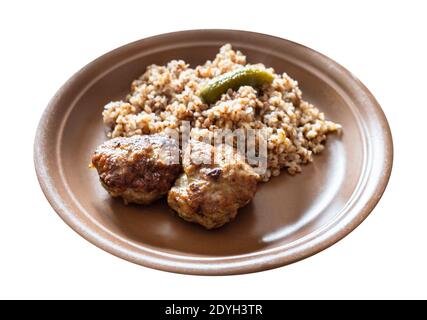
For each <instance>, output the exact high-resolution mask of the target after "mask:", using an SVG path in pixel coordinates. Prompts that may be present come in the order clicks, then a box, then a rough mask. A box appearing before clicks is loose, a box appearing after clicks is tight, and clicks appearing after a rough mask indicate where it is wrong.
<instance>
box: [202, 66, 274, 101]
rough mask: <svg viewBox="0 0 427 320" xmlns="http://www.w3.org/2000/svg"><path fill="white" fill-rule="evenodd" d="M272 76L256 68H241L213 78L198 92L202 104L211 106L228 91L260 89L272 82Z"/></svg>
mask: <svg viewBox="0 0 427 320" xmlns="http://www.w3.org/2000/svg"><path fill="white" fill-rule="evenodd" d="M273 79H274V77H273V75H272V74H271V73H269V72H267V71H265V70H260V69H256V68H250V67H249V68H242V69H237V70H234V71H230V72H227V73H224V74H223V75H220V76H218V77H216V78H213V79H212V80H210V81H209V82H208V84H207V85H206V86H204V87H203V88H202V90H201V91H200V97H201V98H202V100H203V102H205V103H208V104H212V103H215V102H217V101H218V100H219V99H220V98H221V95H223V94H224V93H226V92H227V90H228V89H230V88H231V89H233V90H237V89H239V88H240V87H241V86H251V87H254V88H260V87H261V86H262V85H264V84H269V83H272V82H273Z"/></svg>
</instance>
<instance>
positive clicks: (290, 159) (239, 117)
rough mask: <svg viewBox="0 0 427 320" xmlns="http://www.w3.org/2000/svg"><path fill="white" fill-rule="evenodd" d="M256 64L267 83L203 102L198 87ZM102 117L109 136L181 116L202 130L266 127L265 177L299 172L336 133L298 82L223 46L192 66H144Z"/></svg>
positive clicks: (149, 129)
mask: <svg viewBox="0 0 427 320" xmlns="http://www.w3.org/2000/svg"><path fill="white" fill-rule="evenodd" d="M254 69H256V70H257V71H256V72H262V74H263V75H264V76H266V74H269V75H271V76H272V77H273V79H272V82H271V83H267V81H266V83H265V84H264V85H262V86H259V84H258V83H257V86H256V87H253V86H251V85H243V86H239V87H238V88H237V86H235V87H234V88H228V90H227V91H226V92H225V93H223V94H222V95H221V97H220V98H219V99H218V100H216V99H213V100H215V102H213V103H206V102H204V100H203V99H202V97H201V95H202V93H203V92H204V91H203V90H206V89H204V88H206V86H208V87H209V83H211V82H213V83H216V80H215V79H217V78H216V77H220V78H219V79H221V76H222V75H224V74H227V73H229V72H236V74H239V72H242V74H244V73H245V72H248V71H244V70H254ZM264 76H263V77H264ZM213 79H214V80H213ZM240 84H247V83H244V82H242V83H240ZM221 89H222V88H221ZM218 92H219V91H218ZM213 100H212V101H213ZM102 115H103V120H104V123H105V125H106V127H107V131H108V136H109V137H112V138H114V137H119V136H133V135H135V134H154V133H162V132H165V131H167V130H169V129H177V130H179V128H180V127H181V124H182V122H183V121H188V122H190V124H191V127H192V129H193V130H198V131H200V133H201V134H205V135H209V134H211V133H212V132H213V131H214V130H216V129H230V130H235V129H256V130H265V131H266V133H267V138H266V139H267V146H268V149H267V170H266V171H265V172H264V173H262V174H261V179H262V180H263V181H268V180H269V179H270V178H271V176H277V175H279V173H280V170H281V169H282V168H283V169H286V170H287V171H288V172H289V173H290V174H295V173H298V172H300V171H301V170H302V167H301V165H303V164H306V163H309V162H312V161H313V155H314V154H317V153H320V152H321V151H322V150H323V149H324V143H325V141H326V139H327V136H328V135H329V134H331V133H334V132H339V131H340V130H341V126H340V125H339V124H337V123H334V122H332V121H329V120H326V119H325V116H324V114H323V113H322V112H321V111H320V110H319V109H317V108H316V107H315V106H313V105H312V104H310V103H309V102H307V101H305V100H303V97H302V93H301V90H300V89H299V87H298V83H297V81H295V80H293V79H292V78H291V77H289V76H288V75H287V74H286V73H276V72H275V70H274V69H273V68H267V67H265V66H264V65H263V64H260V63H258V64H251V63H248V62H247V60H246V56H244V55H243V54H242V53H241V52H240V51H236V50H233V48H232V47H231V45H230V44H226V45H224V46H222V47H221V49H220V51H219V53H218V54H217V55H216V57H215V59H214V60H212V61H210V60H208V61H206V62H205V63H204V64H202V65H198V66H195V67H194V68H192V67H190V66H189V65H188V64H187V63H185V62H184V61H183V60H172V61H170V62H169V63H167V64H166V65H164V66H159V65H150V66H148V67H147V69H146V71H145V72H144V73H143V74H142V76H141V77H140V78H139V79H137V80H135V81H133V82H132V85H131V90H130V93H129V94H128V96H127V97H126V99H125V101H116V102H111V103H109V104H107V105H106V106H105V108H104V111H103V114H102Z"/></svg>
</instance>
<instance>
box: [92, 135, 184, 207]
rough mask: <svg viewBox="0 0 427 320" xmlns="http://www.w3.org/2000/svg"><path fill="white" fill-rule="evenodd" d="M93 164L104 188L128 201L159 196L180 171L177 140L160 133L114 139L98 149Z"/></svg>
mask: <svg viewBox="0 0 427 320" xmlns="http://www.w3.org/2000/svg"><path fill="white" fill-rule="evenodd" d="M92 165H93V166H94V167H95V168H96V169H97V171H98V174H99V178H100V180H101V183H102V185H103V186H104V188H105V189H106V190H107V191H108V192H109V193H110V194H111V195H112V196H114V197H117V196H121V197H122V198H123V199H124V200H125V202H126V203H127V202H136V203H141V204H148V203H150V202H152V201H154V200H156V199H158V198H160V197H161V196H163V195H165V194H166V193H167V192H168V190H169V189H170V188H171V186H172V185H173V183H174V181H175V180H176V178H177V177H178V176H179V174H180V172H181V165H180V164H179V147H178V144H177V143H176V142H175V141H174V140H172V139H170V138H168V137H165V136H161V135H150V136H133V137H129V138H123V137H120V138H115V139H111V140H109V141H107V142H105V143H103V144H102V145H100V146H99V147H98V148H97V149H96V151H95V153H94V155H93V156H92Z"/></svg>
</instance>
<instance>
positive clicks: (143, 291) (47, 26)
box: [0, 0, 427, 299]
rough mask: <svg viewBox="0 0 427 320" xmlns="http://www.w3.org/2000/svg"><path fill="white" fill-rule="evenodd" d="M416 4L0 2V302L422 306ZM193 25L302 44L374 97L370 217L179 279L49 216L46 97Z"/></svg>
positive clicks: (423, 25) (421, 69) (422, 76)
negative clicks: (375, 167) (285, 255)
mask: <svg viewBox="0 0 427 320" xmlns="http://www.w3.org/2000/svg"><path fill="white" fill-rule="evenodd" d="M423 2H424V1H404V2H401V3H399V2H393V1H384V2H382V1H375V2H374V1H369V2H368V1H366V2H365V1H354V2H352V3H350V2H347V1H333V2H331V1H310V2H309V1H289V2H288V1H266V0H263V1H249V0H247V1H238V0H236V1H230V0H226V1H221V0H212V1H170V2H167V1H124V0H121V1H117V2H115V4H108V3H107V1H68V2H65V1H64V2H62V1H51V2H48V1H25V2H24V1H8V2H6V1H1V4H0V34H1V37H0V40H1V42H0V46H1V50H0V57H1V59H0V92H1V101H0V108H1V109H0V110H1V115H0V117H1V118H0V121H1V125H0V132H1V134H2V140H1V141H2V142H1V148H0V150H1V151H0V152H1V157H0V198H1V207H0V217H1V220H0V298H140V299H147V298H152V299H156V298H168V299H177V298H182V299H187V298H193V299H213V298H218V299H221V298H224V299H229V298H234V299H250V298H253V299H256V298H263V299H267V298H277V299H285V298H427V288H426V286H427V275H426V274H427V248H426V246H427V230H426V229H427V210H426V205H425V204H426V199H427V193H426V191H427V188H426V178H427V175H426V169H425V167H426V164H427V161H426V155H427V153H426V148H427V144H426V139H425V135H426V132H427V131H426V130H427V121H426V119H427V105H426V92H427V78H426V72H427V63H426V60H427V46H426V30H427V22H426V21H427V19H426V13H427V10H426V6H425V5H423ZM196 28H233V29H244V30H251V31H258V32H263V33H269V34H272V35H276V36H280V37H284V38H288V39H290V40H293V41H296V42H299V43H302V44H305V45H307V46H309V47H311V48H313V49H315V50H318V51H320V52H322V53H324V54H326V55H327V56H329V57H331V58H332V59H334V60H336V61H337V62H339V63H341V64H342V65H344V66H345V67H346V68H348V69H349V70H351V71H352V72H353V73H354V74H355V75H356V76H358V77H359V78H360V79H361V80H362V81H363V82H364V83H365V84H366V86H367V87H368V88H369V89H370V90H371V91H372V93H373V94H374V95H375V96H376V98H377V99H378V101H379V102H380V104H381V105H382V107H383V109H384V111H385V113H386V115H387V117H388V120H389V122H390V125H391V128H392V132H393V137H394V144H395V162H394V168H393V173H392V177H391V180H390V183H389V186H388V188H387V190H386V192H385V194H384V197H383V198H382V200H381V201H380V203H379V204H378V206H377V207H376V209H375V210H374V211H373V213H372V214H371V215H370V216H369V217H368V219H367V220H366V221H365V222H364V223H362V225H361V226H360V227H358V228H357V229H356V230H355V231H354V232H352V233H351V234H350V235H349V236H348V237H346V238H345V239H344V240H342V241H341V242H339V243H338V244H336V245H334V246H333V247H331V248H329V249H327V250H326V251H323V252H322V253H320V254H317V255H315V256H313V257H311V258H309V259H306V260H304V261H301V262H298V263H296V264H293V265H290V266H287V267H284V268H279V269H276V270H272V271H267V272H261V273H257V274H250V275H242V276H228V277H200V276H198V277H196V276H185V275H177V274H171V273H166V272H161V271H156V270H151V269H147V268H144V267H141V266H138V265H134V264H131V263H129V262H126V261H124V260H121V259H119V258H116V257H114V256H112V255H110V254H108V253H106V252H104V251H102V250H100V249H98V248H97V247H95V246H93V245H92V244H90V243H88V242H87V241H86V240H84V239H83V238H81V237H80V236H78V235H77V234H76V233H75V232H74V231H72V230H71V229H70V228H69V227H68V226H67V225H66V224H65V223H63V222H62V220H61V219H60V218H59V217H58V216H57V215H56V214H55V212H54V211H53V210H52V209H51V207H50V206H49V204H48V202H47V201H46V199H45V198H44V196H43V194H42V192H41V190H40V188H39V185H38V182H37V180H36V176H35V173H34V167H33V155H32V152H33V139H34V134H35V129H36V126H37V123H38V121H39V118H40V116H41V113H42V111H43V109H44V107H45V106H46V104H47V103H48V101H49V99H50V98H51V97H52V95H53V94H54V93H55V91H56V90H57V89H58V88H59V87H60V85H62V84H63V83H64V82H65V81H66V80H67V79H68V78H69V77H70V76H71V75H72V74H73V73H74V72H75V71H77V70H78V69H79V68H81V67H82V66H83V65H85V64H86V63H88V62H90V61H91V60H93V59H95V58H96V57H98V56H99V55H101V54H103V53H105V52H107V51H109V50H112V49H114V48H116V47H118V46H120V45H123V44H126V43H128V42H130V41H134V40H137V39H140V38H144V37H147V36H151V35H155V34H159V33H164V32H170V31H177V30H183V29H196ZM17 119H19V120H17Z"/></svg>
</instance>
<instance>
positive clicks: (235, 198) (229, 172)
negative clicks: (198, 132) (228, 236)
mask: <svg viewBox="0 0 427 320" xmlns="http://www.w3.org/2000/svg"><path fill="white" fill-rule="evenodd" d="M188 148H190V149H191V158H188V159H187V158H185V159H184V160H183V167H184V173H183V174H182V175H181V176H180V177H179V178H178V180H177V181H176V182H175V186H174V187H173V188H172V189H171V190H170V191H169V194H168V204H169V206H170V207H171V208H172V209H174V210H175V211H176V212H177V213H178V215H179V216H180V217H181V218H183V219H185V220H187V221H190V222H196V223H199V224H201V225H202V226H204V227H205V228H207V229H212V228H218V227H221V226H222V225H224V224H225V223H227V222H229V221H231V220H232V219H234V218H235V217H236V215H237V210H238V209H239V208H241V207H243V206H245V205H246V204H248V203H249V202H250V201H251V200H252V198H253V197H254V195H255V192H256V185H257V181H258V179H259V176H258V174H256V173H255V172H254V170H253V169H252V167H250V166H249V165H248V164H246V163H245V161H244V159H243V158H242V157H240V156H239V155H237V154H236V153H235V151H234V149H233V148H231V147H229V146H227V145H223V146H221V147H218V148H215V147H213V146H211V145H209V144H206V143H202V142H197V141H192V142H191V143H190V144H189V146H188ZM189 151H190V150H189V149H187V154H189V153H188V152H189ZM230 153H232V154H234V155H235V158H234V159H232V160H231V161H228V160H227V158H226V157H225V155H226V154H230ZM203 155H207V157H206V158H209V157H211V159H212V158H213V157H214V155H221V157H219V159H218V161H216V163H211V164H203V163H202V164H196V163H197V162H195V161H194V160H195V159H199V160H200V159H201V158H202V157H203ZM196 161H197V160H196Z"/></svg>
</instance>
